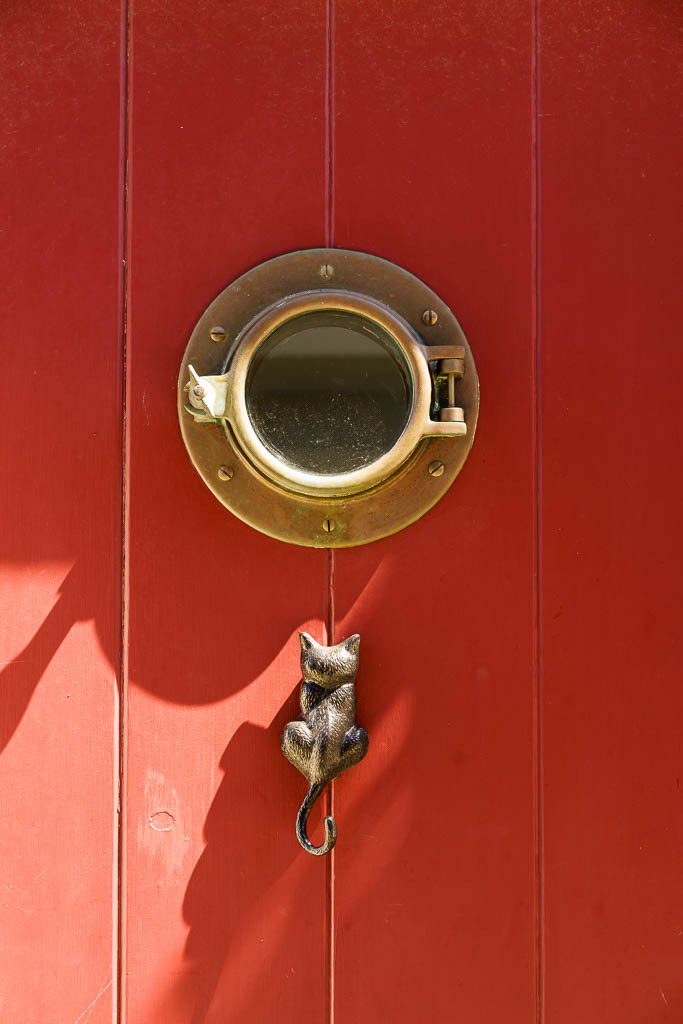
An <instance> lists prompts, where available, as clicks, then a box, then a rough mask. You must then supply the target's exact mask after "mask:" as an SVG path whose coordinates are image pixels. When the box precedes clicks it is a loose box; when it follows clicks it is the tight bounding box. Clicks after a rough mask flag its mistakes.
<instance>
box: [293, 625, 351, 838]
mask: <svg viewBox="0 0 683 1024" xmlns="http://www.w3.org/2000/svg"><path fill="white" fill-rule="evenodd" d="M299 639H300V640H301V675H302V680H301V716H302V717H301V718H297V719H296V720H295V721H294V722H289V723H288V724H287V725H286V726H285V728H284V729H283V731H282V737H281V741H280V742H281V746H282V753H283V754H284V755H285V757H286V758H287V760H288V761H291V763H292V764H293V765H294V767H295V768H298V769H299V771H300V772H301V773H302V774H303V775H305V776H306V778H307V779H308V783H309V786H310V789H309V791H308V793H307V794H306V796H305V798H304V802H303V803H302V805H301V808H300V809H299V813H298V815H297V819H296V835H297V839H298V840H299V842H300V843H301V845H302V846H303V848H304V850H306V851H307V852H308V853H312V854H314V855H315V856H316V857H322V856H323V855H324V854H326V853H329V852H330V850H331V849H332V847H333V846H334V844H335V843H336V841H337V826H336V824H335V821H334V818H329V817H328V818H325V840H324V842H323V843H322V844H321V845H320V846H314V845H313V844H312V843H311V841H310V839H309V838H308V835H307V834H306V825H307V822H308V816H309V814H310V813H311V808H312V806H313V804H314V803H315V801H316V800H317V799H318V797H319V796H320V794H321V793H322V791H323V790H324V788H325V786H326V785H327V784H328V782H331V781H332V779H335V778H336V777H337V776H338V775H341V773H342V772H343V771H345V770H346V769H347V768H351V766H352V765H354V764H358V762H359V761H362V759H363V758H364V757H365V755H366V754H367V751H368V742H369V741H368V734H367V732H366V731H365V729H363V728H362V726H360V725H356V722H355V714H356V691H355V689H354V685H353V684H354V680H355V678H356V672H357V671H358V649H359V647H360V637H359V636H358V634H357V633H356V634H355V635H354V636H350V637H349V638H348V639H347V640H343V641H342V642H341V643H340V644H335V645H334V646H333V647H325V646H324V644H319V643H317V642H316V641H315V640H314V639H313V637H312V636H309V635H308V633H300V634H299Z"/></svg>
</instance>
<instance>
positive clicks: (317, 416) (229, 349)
mask: <svg viewBox="0 0 683 1024" xmlns="http://www.w3.org/2000/svg"><path fill="white" fill-rule="evenodd" d="M478 405H479V388H478V381H477V373H476V368H475V365H474V360H473V358H472V353H471V351H470V348H469V346H468V344H467V341H466V339H465V336H464V334H463V332H462V330H461V328H460V325H459V324H458V322H457V320H456V319H455V317H454V316H453V314H452V313H451V311H450V310H449V309H448V307H447V306H446V305H445V304H444V303H443V302H442V301H441V300H440V299H439V298H438V297H437V296H436V295H435V294H434V292H432V291H431V290H430V289H429V288H427V286H426V285H424V284H423V283H422V282H421V281H419V280H418V279H417V278H415V277H414V276H413V275H412V274H409V273H408V272H407V271H406V270H403V269H402V268H400V267H397V266H395V265H394V264H392V263H388V262H387V261H386V260H381V259H379V258H377V257H375V256H370V255H368V254H366V253H358V252H350V251H346V250H338V249H311V250H305V251H302V252H294V253H288V254H287V255H285V256H280V257H277V258H276V259H273V260H270V261H268V262H267V263H263V264H261V265H260V266H258V267H255V268H254V269H253V270H251V271H249V272H248V273H246V274H245V275H243V276H242V277H240V278H239V279H238V280H237V281H235V282H234V283H233V284H231V285H229V286H228V287H227V288H226V289H225V290H224V291H223V292H221V294H220V295H219V296H218V297H217V298H216V299H215V300H214V301H213V302H212V303H211V305H210V306H209V307H208V309H207V310H206V312H205V313H204V315H203V316H202V318H201V319H200V321H199V323H198V324H197V326H196V327H195V329H194V331H193V333H192V336H191V338H190V341H189V344H188V346H187V350H186V352H185V357H184V360H183V363H182V367H181V371H180V378H179V415H180V422H181V428H182V432H183V437H184V439H185V444H186V445H187V448H188V451H189V453H190V456H191V458H192V461H193V462H194V464H195V466H196V468H197V469H198V471H199V473H200V474H201V476H202V478H203V479H204V481H205V483H206V484H207V485H208V486H209V487H210V488H211V490H212V491H213V492H214V494H215V495H216V497H217V498H218V499H219V500H220V501H221V502H222V503H223V504H224V505H225V506H226V507H227V508H229V509H230V510H231V511H232V512H234V513H235V514H236V515H238V516H239V517H240V518H241V519H243V520H244V521H246V522H247V523H249V524H250V525H252V526H254V527H255V528H256V529H259V530H261V531H263V532H264V533H267V534H269V535H271V536H273V537H277V538H279V539H281V540H285V541H289V542H291V543H296V544H303V545H307V546H313V547H343V546H352V545H356V544H363V543H367V542H369V541H372V540H376V539H377V538H379V537H382V536H386V535H387V534H391V533H394V532H396V531H397V530H400V529H402V528H403V527H404V526H407V525H408V524H409V523H411V522H413V521H414V520H415V519H418V518H419V517H420V516H421V515H423V514H424V513H425V512H426V511H427V510H428V509H429V508H430V507H431V506H432V505H433V504H434V503H435V502H436V501H438V500H439V498H440V497H442V495H443V494H444V493H445V492H446V490H447V489H448V487H449V486H450V484H451V483H452V482H453V480H454V479H455V476H456V475H457V473H458V472H459V470H460V468H461V466H462V464H463V462H464V461H465V458H466V457H467V454H468V452H469V450H470V448H471V445H472V441H473V438H474V431H475V427H476V420H477V412H478Z"/></svg>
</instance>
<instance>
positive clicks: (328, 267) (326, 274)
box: [320, 263, 334, 281]
mask: <svg viewBox="0 0 683 1024" xmlns="http://www.w3.org/2000/svg"><path fill="white" fill-rule="evenodd" d="M333 274H334V267H333V266H332V264H331V263H323V265H322V267H321V268H320V276H321V277H322V278H324V279H325V280H326V281H329V279H330V278H331V277H332V275H333Z"/></svg>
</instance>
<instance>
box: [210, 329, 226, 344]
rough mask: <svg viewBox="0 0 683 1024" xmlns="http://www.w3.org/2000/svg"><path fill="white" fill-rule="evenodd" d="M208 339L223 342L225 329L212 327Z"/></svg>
mask: <svg viewBox="0 0 683 1024" xmlns="http://www.w3.org/2000/svg"><path fill="white" fill-rule="evenodd" d="M209 337H210V338H211V341H215V342H220V341H225V327H220V326H218V325H217V326H216V327H212V328H211V330H210V331H209Z"/></svg>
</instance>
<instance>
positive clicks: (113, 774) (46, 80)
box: [0, 0, 121, 1024]
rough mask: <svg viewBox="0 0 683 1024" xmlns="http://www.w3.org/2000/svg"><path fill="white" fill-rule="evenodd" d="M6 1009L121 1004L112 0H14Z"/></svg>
mask: <svg viewBox="0 0 683 1024" xmlns="http://www.w3.org/2000/svg"><path fill="white" fill-rule="evenodd" d="M0 19H1V29H0V36H1V37H2V56H1V57H0V69H1V71H0V73H1V75H2V85H1V86H0V89H1V91H2V96H3V103H2V107H1V109H0V119H1V121H2V129H1V132H2V139H3V156H2V161H1V170H0V193H1V194H2V235H3V244H2V257H1V259H2V281H3V303H2V319H3V326H2V337H3V372H2V408H3V424H2V430H1V431H0V447H1V452H0V464H1V465H2V468H3V484H2V491H1V501H0V520H1V521H2V537H1V539H0V559H1V560H2V585H1V591H2V596H1V598H0V633H1V638H0V647H1V649H2V654H1V655H0V657H1V659H2V666H3V667H2V671H1V673H0V675H1V678H0V687H1V693H2V696H1V698H0V749H1V755H0V768H1V771H0V808H1V811H0V861H1V863H2V871H3V874H2V899H0V963H1V964H2V970H1V972H0V1018H2V1019H3V1020H7V1021H16V1022H21V1024H48V1022H50V1024H51V1022H57V1021H60V1022H61V1021H68V1022H71V1021H76V1020H78V1021H85V1020H86V1019H87V1020H88V1021H89V1024H98V1022H104V1021H111V1019H112V1007H113V1002H114V998H115V992H116V979H115V969H116V967H115V950H114V948H113V936H114V934H115V922H116V908H115V896H116V870H115V869H116V863H115V851H116V831H115V829H116V813H115V812H116V806H115V800H116V788H117V781H118V762H117V753H116V742H115V741H116V730H117V724H118V712H117V700H116V673H117V666H118V664H119V659H120V651H119V633H120V605H119V593H120V579H121V554H120V528H119V524H120V518H121V493H120V484H121V462H120V441H121V419H120V414H121V410H120V390H121V382H120V376H119V356H120V340H119V339H120V327H119V312H118V302H119V267H120V260H119V256H120V254H119V216H118V204H119V186H120V181H119V161H120V153H119V143H120V139H119V124H120V118H119V85H120V83H119V73H120V46H119V41H120V12H119V10H118V5H117V4H115V3H114V4H112V3H106V2H104V0H89V2H87V3H86V2H81V0H73V2H71V3H68V4H65V3H56V2H52V3H37V2H24V3H20V4H5V5H3V8H2V15H1V16H0Z"/></svg>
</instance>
